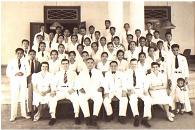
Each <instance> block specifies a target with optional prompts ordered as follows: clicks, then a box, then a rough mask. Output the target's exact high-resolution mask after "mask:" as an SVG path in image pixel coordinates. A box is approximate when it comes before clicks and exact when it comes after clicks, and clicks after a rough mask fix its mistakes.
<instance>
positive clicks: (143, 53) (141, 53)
mask: <svg viewBox="0 0 195 130" xmlns="http://www.w3.org/2000/svg"><path fill="white" fill-rule="evenodd" d="M141 55H144V56H145V57H146V53H145V52H140V53H139V55H138V57H140V56H141Z"/></svg>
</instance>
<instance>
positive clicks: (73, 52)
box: [68, 51, 76, 56]
mask: <svg viewBox="0 0 195 130" xmlns="http://www.w3.org/2000/svg"><path fill="white" fill-rule="evenodd" d="M71 53H72V54H74V55H75V56H76V52H75V51H70V52H69V53H68V56H70V54H71Z"/></svg>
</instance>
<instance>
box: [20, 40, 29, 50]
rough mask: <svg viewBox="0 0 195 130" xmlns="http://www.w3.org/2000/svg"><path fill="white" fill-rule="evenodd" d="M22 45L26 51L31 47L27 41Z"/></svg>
mask: <svg viewBox="0 0 195 130" xmlns="http://www.w3.org/2000/svg"><path fill="white" fill-rule="evenodd" d="M22 45H23V47H24V49H28V47H29V43H28V42H27V41H23V43H22Z"/></svg>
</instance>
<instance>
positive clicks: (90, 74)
mask: <svg viewBox="0 0 195 130" xmlns="http://www.w3.org/2000/svg"><path fill="white" fill-rule="evenodd" d="M89 76H90V78H91V76H92V73H91V70H90V71H89Z"/></svg>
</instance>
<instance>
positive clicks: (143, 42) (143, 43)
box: [139, 39, 146, 47]
mask: <svg viewBox="0 0 195 130" xmlns="http://www.w3.org/2000/svg"><path fill="white" fill-rule="evenodd" d="M139 42H140V46H141V47H144V46H145V44H146V41H145V40H144V39H140V40H139Z"/></svg>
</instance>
